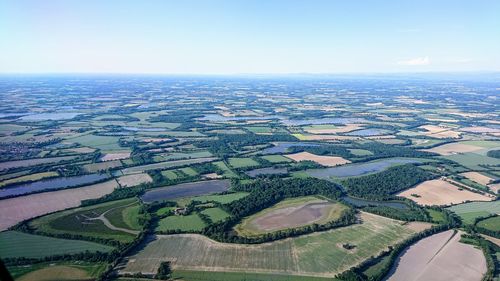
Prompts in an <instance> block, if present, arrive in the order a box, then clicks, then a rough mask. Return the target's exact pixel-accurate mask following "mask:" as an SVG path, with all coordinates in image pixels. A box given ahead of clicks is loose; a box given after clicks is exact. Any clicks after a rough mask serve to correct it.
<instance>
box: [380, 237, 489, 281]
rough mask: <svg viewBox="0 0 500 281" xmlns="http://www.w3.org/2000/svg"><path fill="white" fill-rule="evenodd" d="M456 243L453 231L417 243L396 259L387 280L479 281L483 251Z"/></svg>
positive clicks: (483, 267)
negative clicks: (392, 270) (394, 266)
mask: <svg viewBox="0 0 500 281" xmlns="http://www.w3.org/2000/svg"><path fill="white" fill-rule="evenodd" d="M459 241H460V233H456V234H455V232H454V231H453V230H448V231H445V232H441V233H438V234H434V235H432V236H430V237H427V238H425V239H422V240H420V241H418V242H417V243H416V244H414V245H412V246H410V248H409V249H408V250H407V251H405V252H404V254H403V255H402V256H401V257H400V258H399V259H398V261H397V262H398V263H397V267H396V269H395V271H394V272H393V273H392V275H391V276H390V277H389V279H388V280H390V281H396V280H408V281H416V280H456V281H474V280H477V281H480V280H481V279H482V277H483V275H484V274H485V273H486V258H485V257H484V255H483V252H482V251H481V250H480V249H476V248H475V247H474V246H472V245H469V244H464V243H460V242H459Z"/></svg>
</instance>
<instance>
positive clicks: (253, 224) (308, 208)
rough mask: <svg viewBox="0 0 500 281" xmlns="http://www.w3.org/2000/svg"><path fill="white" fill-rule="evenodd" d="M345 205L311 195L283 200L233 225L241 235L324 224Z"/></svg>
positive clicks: (334, 218) (333, 217)
mask: <svg viewBox="0 0 500 281" xmlns="http://www.w3.org/2000/svg"><path fill="white" fill-rule="evenodd" d="M346 209H347V207H346V206H344V205H342V204H340V203H332V202H329V201H327V200H324V199H320V198H317V197H313V196H308V197H299V198H293V199H287V200H283V201H281V202H280V203H278V204H276V205H274V206H272V207H270V208H267V209H265V210H263V211H261V212H258V213H257V214H254V215H252V216H250V217H248V218H246V219H244V220H243V221H242V223H241V224H239V225H237V226H236V227H235V229H236V231H237V232H238V233H239V234H240V235H243V236H248V235H258V234H263V233H267V232H271V231H277V230H281V229H287V228H295V227H299V226H304V225H308V224H313V223H317V224H324V223H327V222H329V221H334V220H336V219H338V218H339V217H340V215H341V214H342V212H343V211H344V210H346Z"/></svg>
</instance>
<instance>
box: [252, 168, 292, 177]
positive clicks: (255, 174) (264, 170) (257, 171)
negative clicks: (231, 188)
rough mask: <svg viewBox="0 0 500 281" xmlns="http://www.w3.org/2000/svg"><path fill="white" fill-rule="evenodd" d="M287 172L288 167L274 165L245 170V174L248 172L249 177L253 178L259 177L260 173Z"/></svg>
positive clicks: (278, 173) (274, 173)
mask: <svg viewBox="0 0 500 281" xmlns="http://www.w3.org/2000/svg"><path fill="white" fill-rule="evenodd" d="M286 173H288V170H287V168H274V167H269V168H260V169H255V170H251V171H247V172H245V174H247V175H248V176H249V177H252V178H255V177H258V176H260V175H283V174H286Z"/></svg>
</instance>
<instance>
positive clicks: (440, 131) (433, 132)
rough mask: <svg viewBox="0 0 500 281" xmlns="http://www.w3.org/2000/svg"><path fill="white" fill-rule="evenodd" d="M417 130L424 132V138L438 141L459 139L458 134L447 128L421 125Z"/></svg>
mask: <svg viewBox="0 0 500 281" xmlns="http://www.w3.org/2000/svg"><path fill="white" fill-rule="evenodd" d="M419 128H421V129H424V130H426V131H427V132H426V133H425V135H426V136H428V137H432V138H438V139H446V138H459V137H460V132H456V131H452V130H451V128H449V127H443V126H436V125H423V126H420V127H419Z"/></svg>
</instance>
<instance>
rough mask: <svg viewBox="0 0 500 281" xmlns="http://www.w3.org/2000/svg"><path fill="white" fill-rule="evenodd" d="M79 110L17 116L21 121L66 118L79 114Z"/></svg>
mask: <svg viewBox="0 0 500 281" xmlns="http://www.w3.org/2000/svg"><path fill="white" fill-rule="evenodd" d="M80 114H81V113H79V112H59V113H37V114H30V115H26V116H23V117H21V118H19V119H20V120H22V121H45V120H68V119H73V118H75V117H76V116H78V115H80Z"/></svg>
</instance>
